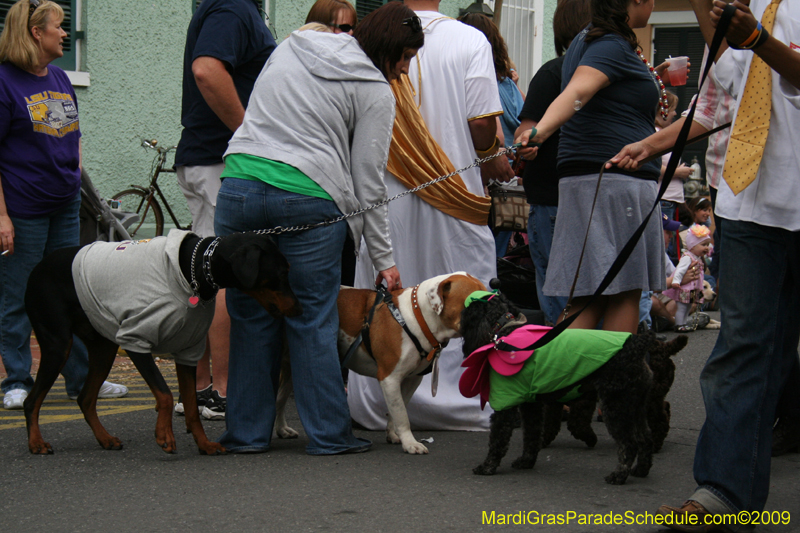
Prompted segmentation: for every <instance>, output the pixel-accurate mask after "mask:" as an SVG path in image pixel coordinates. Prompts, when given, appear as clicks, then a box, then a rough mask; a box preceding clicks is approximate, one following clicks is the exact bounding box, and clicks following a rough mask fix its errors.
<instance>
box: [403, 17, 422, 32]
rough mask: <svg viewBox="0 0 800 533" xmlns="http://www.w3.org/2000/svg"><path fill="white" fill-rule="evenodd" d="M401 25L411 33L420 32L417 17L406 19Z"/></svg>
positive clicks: (420, 23)
mask: <svg viewBox="0 0 800 533" xmlns="http://www.w3.org/2000/svg"><path fill="white" fill-rule="evenodd" d="M403 25H405V26H408V27H409V28H411V32H412V33H419V32H421V31H422V21H421V20H419V17H418V16H416V15H414V16H413V17H408V18H407V19H406V20H404V21H403Z"/></svg>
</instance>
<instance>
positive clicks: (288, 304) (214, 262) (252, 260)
mask: <svg viewBox="0 0 800 533" xmlns="http://www.w3.org/2000/svg"><path fill="white" fill-rule="evenodd" d="M173 233H174V234H175V235H176V236H173ZM176 238H177V239H181V240H180V241H179V244H178V243H176V244H175V245H174V246H173V248H172V252H171V253H172V256H171V265H172V268H176V267H177V266H179V267H180V272H179V273H178V272H174V273H173V275H174V279H176V280H177V283H178V284H179V286H182V287H184V288H186V284H184V283H183V280H181V279H180V276H181V275H182V277H183V279H185V281H186V283H188V285H189V287H192V289H187V290H189V294H191V295H192V296H191V297H189V298H188V299H187V300H186V304H185V305H179V306H178V307H179V309H177V310H176V312H174V313H172V314H170V315H169V316H168V317H167V319H166V320H164V322H167V321H172V320H175V321H177V324H178V326H175V327H174V328H172V333H171V337H172V339H173V340H174V339H175V338H177V337H178V335H185V334H186V331H185V330H184V327H185V326H187V325H189V322H190V321H192V320H194V319H193V318H189V319H188V320H186V321H184V319H186V318H187V315H188V314H189V313H191V310H192V309H194V308H196V307H198V306H205V307H206V308H208V307H210V309H211V311H210V317H213V306H214V298H215V296H216V291H217V288H226V287H233V288H236V289H239V290H241V291H243V292H245V293H246V294H249V295H251V296H253V297H254V298H255V299H256V300H258V302H259V303H260V304H261V305H263V306H264V307H265V308H266V309H267V310H269V311H270V312H271V313H273V314H283V315H287V316H296V315H298V314H300V312H301V308H300V304H299V302H298V301H297V298H296V297H295V295H294V293H293V292H292V290H291V289H290V287H289V280H288V271H289V264H288V262H287V261H286V258H285V257H284V256H283V254H281V252H280V251H279V250H278V247H277V245H276V244H275V242H274V241H273V240H272V239H271V238H270V237H269V236H267V235H259V234H256V233H236V234H233V235H228V236H226V237H221V238H217V239H214V238H206V239H201V238H200V237H198V236H197V235H195V234H193V233H189V232H180V233H178V232H175V231H173V232H172V233H171V234H170V236H169V237H160V238H158V239H176ZM156 240H157V239H153V241H152V243H151V244H155V241H156ZM151 244H148V245H147V246H148V247H149V246H151ZM162 244H163V243H162ZM94 245H102V246H105V247H106V248H100V249H99V251H100V252H101V254H100V257H99V258H96V259H100V260H102V259H103V257H104V256H103V253H105V252H104V251H105V250H106V249H108V247H109V246H110V249H111V250H112V251H113V250H115V245H117V248H116V250H121V249H123V248H124V247H125V246H136V245H137V243H136V242H130V241H128V242H124V243H94ZM94 245H89V246H94ZM177 246H179V247H180V248H179V249H178V248H177ZM176 249H177V250H178V251H177V259H178V261H177V263H179V265H175V263H176V261H175V259H176V256H175V254H174V252H175V250H176ZM80 250H81V248H79V247H74V248H65V249H62V250H58V251H56V252H54V253H53V254H51V255H49V256H48V257H46V258H45V259H44V260H43V261H42V262H41V263H40V264H39V265H38V266H37V267H36V268H35V269H34V270H33V272H32V273H31V276H30V279H29V281H28V286H27V292H26V294H25V308H26V310H27V313H28V316H29V317H30V321H31V325H32V326H33V329H34V331H35V333H36V338H37V340H38V342H39V346H40V348H41V365H40V367H39V371H38V373H37V375H36V381H35V383H34V385H33V389H32V390H31V393H30V394H29V395H28V397H27V399H26V400H25V404H24V408H25V422H26V425H27V428H28V448H29V449H30V452H31V453H35V454H49V453H53V448H52V446H50V444H49V443H47V442H45V441H44V439H43V438H42V434H41V432H40V430H39V410H40V409H41V407H42V403H43V402H44V399H45V396H46V395H47V393H48V391H49V390H50V388H51V387H52V386H53V383H54V382H55V380H56V378H57V377H58V373H59V371H60V370H61V368H62V367H63V365H64V363H65V362H66V360H67V357H69V354H70V349H71V346H72V338H73V334H75V335H77V336H78V337H79V338H80V339H81V340H82V341H83V342H84V343H85V344H86V348H87V349H88V352H89V372H88V375H87V377H86V381H85V383H84V386H83V389H82V390H81V393H80V395H79V396H78V404H79V405H80V408H81V411H82V412H83V416H84V418H85V419H86V422H87V423H88V424H89V426H90V427H91V428H92V431H93V432H94V435H95V438H97V441H98V442H99V443H100V446H102V447H103V448H105V449H107V450H118V449H121V448H122V443H121V441H120V440H119V439H118V438H116V437H113V436H111V435H110V434H109V433H108V432H107V431H106V429H105V428H104V427H103V425H102V424H101V423H100V420H99V418H98V416H97V395H98V392H99V390H100V386H101V385H102V383H103V381H104V380H105V379H106V377H107V376H108V373H109V372H110V370H111V366H112V364H113V363H114V358H115V357H116V354H117V349H118V346H119V344H120V343H119V342H117V340H118V339H116V338H114V337H113V335H114V334H113V333H112V334H111V335H112V338H107V337H108V336H109V333H108V330H107V329H106V330H105V331H106V336H103V335H102V334H100V333H99V332H98V329H97V328H96V327H95V326H93V322H92V320H94V321H95V323H96V324H99V322H97V320H98V319H97V318H95V316H94V315H92V316H93V318H92V320H90V318H89V316H88V315H87V312H86V311H85V310H84V308H83V306H82V305H81V299H80V297H79V295H78V290H76V280H75V279H74V277H73V263H74V262H75V260H76V256H78V254H79V251H80ZM87 253H88V250H87V251H85V252H84V254H83V255H82V257H84V256H85V254H87ZM165 253H166V252H165ZM105 257H108V255H107V254H106V255H105ZM85 261H88V259H86V260H85ZM164 264H165V263H164V261H152V262H148V263H147V264H146V265H145V266H144V267H143V268H142V270H143V271H145V270H147V269H158V270H165V269H164ZM99 270H101V271H102V270H104V269H103V267H102V266H101V267H100V268H99ZM149 274H150V275H151V278H150V279H152V276H153V275H154V276H156V277H159V276H160V277H163V278H169V276H170V274H171V273H170V272H161V271H157V272H152V270H151V271H150V272H149ZM103 275H108V270H107V269H106V270H105V272H104V273H103ZM136 276H137V275H136V274H135V273H134V274H133V275H132V276H131V277H129V278H128V279H125V280H122V281H120V290H119V294H113V293H112V294H108V293H103V295H102V297H101V298H100V300H99V301H97V304H98V306H100V307H104V306H105V305H106V304H110V300H113V299H117V301H116V302H114V305H116V306H117V308H122V309H123V310H124V313H130V314H132V315H133V314H136V313H138V312H141V311H142V309H141V306H140V307H139V308H136V306H137V305H139V304H135V303H129V302H128V301H122V302H120V301H119V298H124V297H125V294H126V293H131V292H132V291H136V290H137V280H136V279H135V278H136ZM86 281H87V282H88V286H89V287H91V288H92V289H94V288H95V287H92V284H91V282H92V279H91V278H90V279H88V280H86ZM98 285H99V283H98ZM141 290H142V291H144V290H145V287H141ZM95 296H97V295H95ZM103 298H105V299H103ZM128 307H130V309H128ZM181 307H182V309H181ZM193 316H197V315H193ZM210 317H209V313H208V312H205V313H204V314H203V318H202V320H203V322H202V323H200V325H198V324H197V322H196V320H195V324H192V325H193V326H194V327H195V329H197V333H196V334H194V335H193V341H192V342H194V343H195V345H196V343H202V342H203V340H204V339H205V334H206V333H207V331H208V326H209V325H210V320H211V318H210ZM144 329H145V330H147V331H139V332H138V333H136V332H134V333H133V334H131V336H133V337H135V338H133V339H130V340H131V344H133V345H136V346H141V345H142V344H144V345H149V346H153V348H151V350H150V351H151V352H152V351H154V349H155V348H156V347H158V346H163V345H165V344H169V342H170V339H169V338H164V332H165V331H169V329H168V328H162V324H161V323H159V324H156V325H155V326H154V327H147V328H144ZM153 330H158V331H153ZM168 336H169V335H168ZM181 342H182V340H181V341H178V344H180V343H181ZM174 344H175V343H174V342H173V346H174ZM189 346H192V345H188V346H182V347H179V349H178V350H175V349H174V348H173V349H172V350H170V351H172V352H173V353H174V352H176V351H180V349H182V348H188V347H189ZM123 347H125V342H123ZM127 352H128V356H129V357H130V358H131V360H132V361H133V363H134V364H135V365H136V368H137V369H138V370H139V372H140V373H141V374H142V377H144V380H145V381H146V382H147V385H148V386H149V387H150V390H151V391H152V392H153V395H154V396H155V398H156V409H157V411H158V421H157V422H156V431H155V436H156V443H158V445H159V446H160V447H161V448H162V449H163V450H164V451H165V452H168V453H172V452H174V451H175V448H176V443H175V436H174V434H173V432H172V406H173V397H172V393H171V392H170V390H169V387H168V386H167V384H166V382H165V381H164V378H163V376H162V375H161V372H160V371H159V370H158V367H157V366H156V364H155V361H154V360H153V357H152V355H151V353H143V352H142V351H141V350H135V349H134V350H130V349H128V350H127ZM157 353H158V352H157ZM162 353H163V352H162ZM176 369H177V375H178V386H179V388H180V392H181V395H182V396H183V398H184V400H183V401H184V402H185V404H186V429H187V431H188V432H191V433H192V435H193V436H194V439H195V441H196V442H197V446H198V448H199V450H200V453H201V454H209V455H212V454H219V453H224V451H225V449H224V448H223V447H222V446H221V445H220V444H218V443H216V442H211V441H209V439H208V438H207V437H206V434H205V431H204V430H203V426H202V424H201V423H200V418H199V415H198V410H197V405H196V401H197V400H196V397H195V388H196V387H195V384H196V375H195V369H196V367H195V366H192V365H190V364H180V363H178V362H177V361H176Z"/></svg>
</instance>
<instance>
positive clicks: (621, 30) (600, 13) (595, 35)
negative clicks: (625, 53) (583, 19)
mask: <svg viewBox="0 0 800 533" xmlns="http://www.w3.org/2000/svg"><path fill="white" fill-rule="evenodd" d="M630 3H631V0H592V28H591V29H590V30H589V32H588V33H587V34H586V40H585V41H586V42H587V43H590V42H592V41H594V40H595V39H599V38H600V37H602V36H603V35H606V34H609V33H616V34H617V35H619V36H620V37H622V38H623V39H625V40H626V41H628V43H629V44H630V45H631V48H632V49H634V50H635V49H636V48H638V47H639V40H638V39H637V38H636V34H635V33H634V32H633V29H632V28H631V27H630V25H629V24H628V19H629V18H630V17H629V16H628V4H630Z"/></svg>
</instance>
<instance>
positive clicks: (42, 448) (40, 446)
mask: <svg viewBox="0 0 800 533" xmlns="http://www.w3.org/2000/svg"><path fill="white" fill-rule="evenodd" d="M28 450H30V452H31V453H33V454H36V455H52V454H53V447H52V446H50V443H49V442H44V441H40V442H36V443H33V442H29V443H28Z"/></svg>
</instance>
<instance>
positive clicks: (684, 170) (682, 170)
mask: <svg viewBox="0 0 800 533" xmlns="http://www.w3.org/2000/svg"><path fill="white" fill-rule="evenodd" d="M691 175H692V167H689V166H686V163H681V164H680V165H678V168H676V169H675V174H673V176H672V177H674V178H677V179H679V180H681V181H685V180H686V179H688V178H689V176H691Z"/></svg>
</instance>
